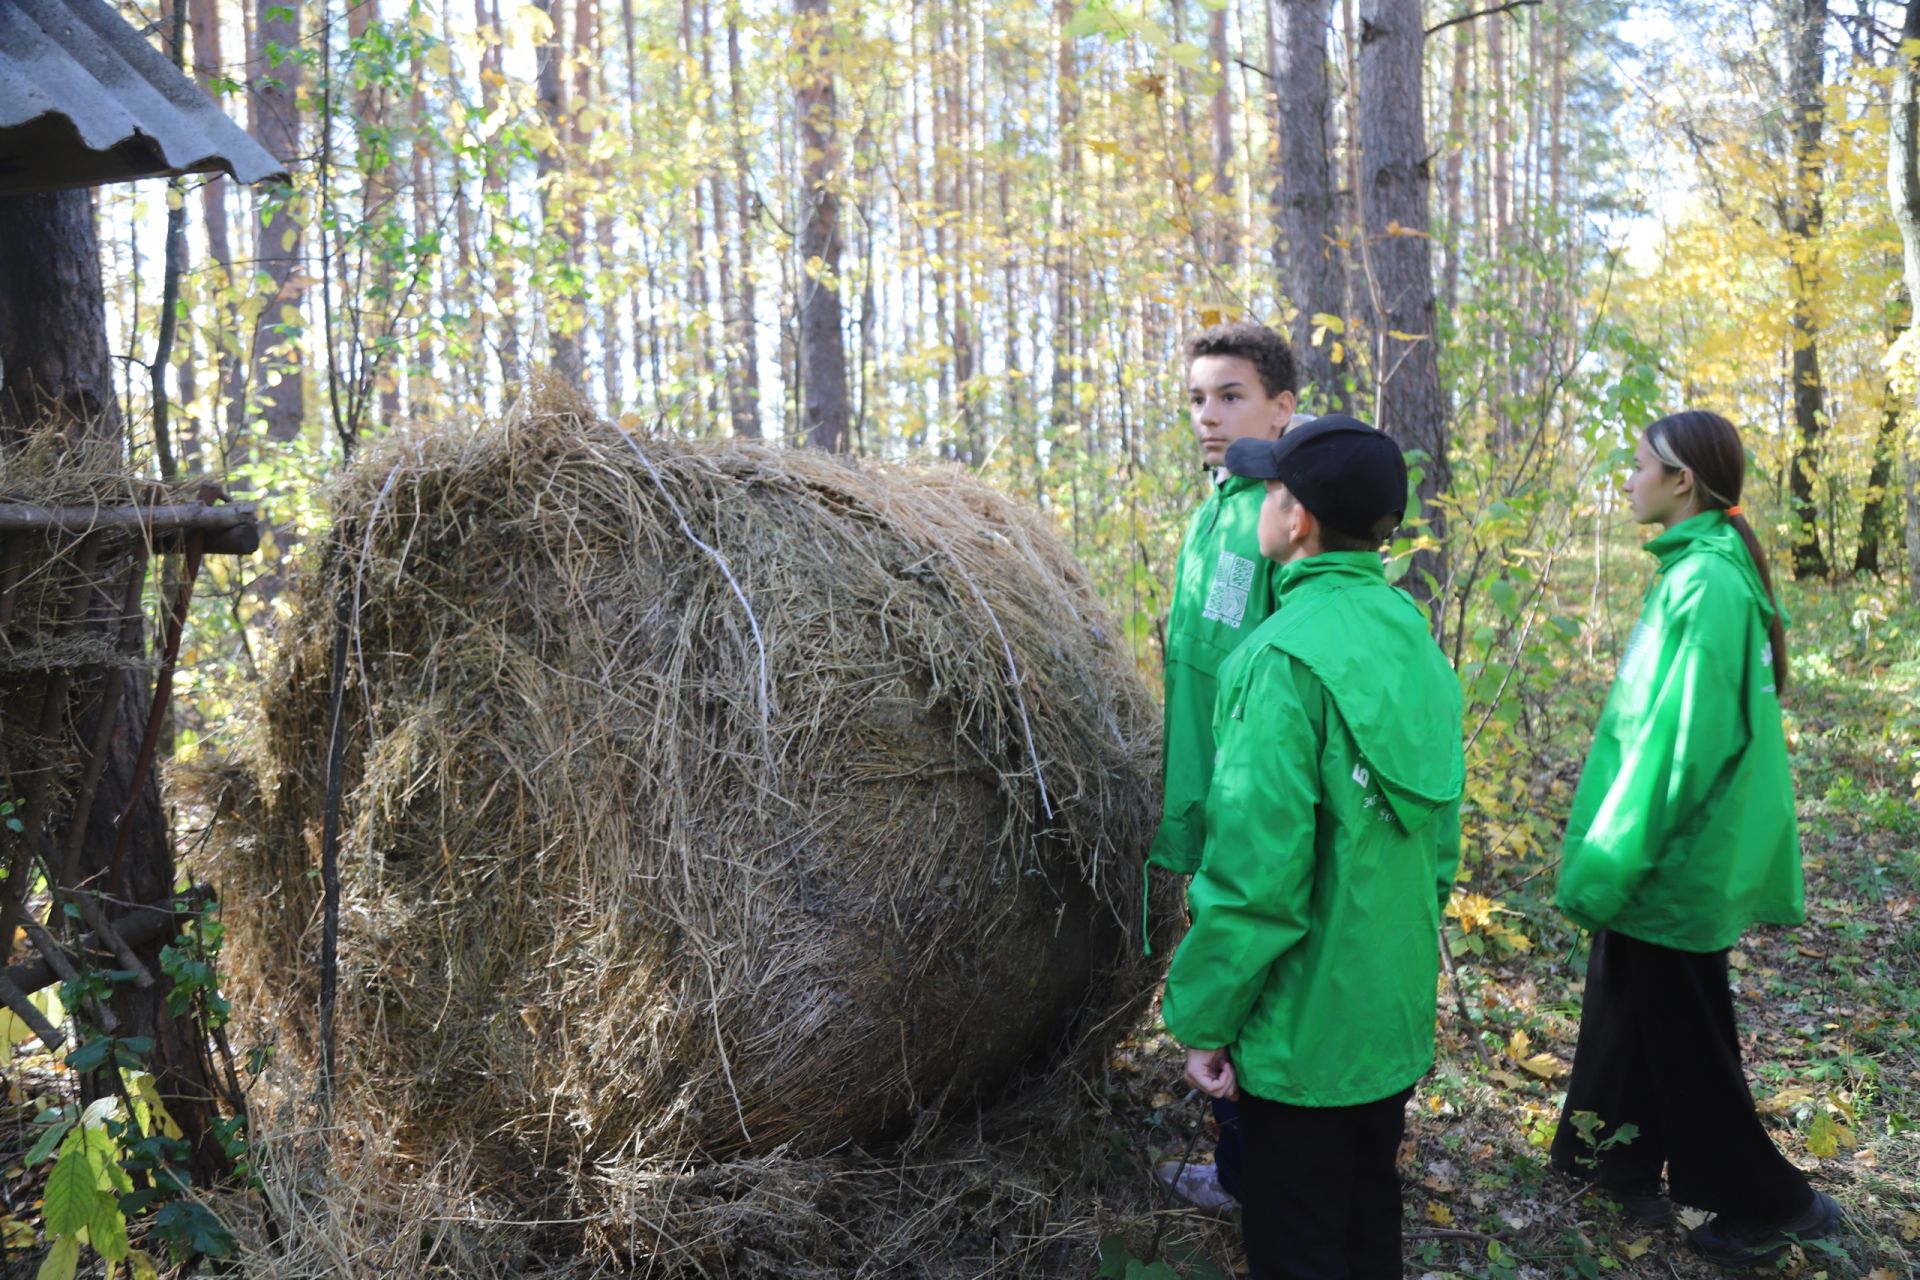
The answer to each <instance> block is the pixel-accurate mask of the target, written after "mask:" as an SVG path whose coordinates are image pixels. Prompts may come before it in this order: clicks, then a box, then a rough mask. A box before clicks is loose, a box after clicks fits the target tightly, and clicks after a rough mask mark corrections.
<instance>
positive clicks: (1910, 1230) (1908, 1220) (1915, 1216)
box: [1900, 1210, 1920, 1240]
mask: <svg viewBox="0 0 1920 1280" xmlns="http://www.w3.org/2000/svg"><path fill="white" fill-rule="evenodd" d="M1900 1238H1901V1239H1902V1240H1920V1213H1914V1212H1913V1211H1912V1210H1908V1211H1907V1212H1906V1213H1903V1214H1901V1215H1900Z"/></svg>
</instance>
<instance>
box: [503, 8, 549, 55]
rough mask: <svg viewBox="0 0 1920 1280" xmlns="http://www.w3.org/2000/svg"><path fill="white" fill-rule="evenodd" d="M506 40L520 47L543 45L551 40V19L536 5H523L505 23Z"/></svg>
mask: <svg viewBox="0 0 1920 1280" xmlns="http://www.w3.org/2000/svg"><path fill="white" fill-rule="evenodd" d="M507 38H508V40H510V41H511V42H512V43H514V44H516V45H521V46H527V45H541V44H545V43H547V41H549V40H551V39H553V19H552V18H550V17H548V16H547V14H546V13H544V12H542V11H541V9H540V7H539V6H538V5H531V4H523V5H521V6H520V7H519V8H518V9H516V10H514V13H513V17H512V18H510V19H508V21H507Z"/></svg>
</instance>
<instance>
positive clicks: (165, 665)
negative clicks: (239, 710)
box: [100, 530, 205, 897]
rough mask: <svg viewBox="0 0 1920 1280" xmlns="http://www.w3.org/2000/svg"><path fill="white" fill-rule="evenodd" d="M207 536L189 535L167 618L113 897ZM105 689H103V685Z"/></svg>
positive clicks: (117, 854)
mask: <svg viewBox="0 0 1920 1280" xmlns="http://www.w3.org/2000/svg"><path fill="white" fill-rule="evenodd" d="M204 537H205V535H204V534H202V533H200V532H199V531H198V530H196V531H194V532H192V533H190V534H188V535H187V556H186V560H187V562H186V566H185V571H184V572H183V573H182V574H181V575H180V594H179V595H177V596H175V597H174V600H173V609H172V611H171V612H170V613H169V614H168V615H167V634H166V639H165V642H164V644H163V645H162V649H161V658H160V674H159V675H158V676H156V677H154V681H153V700H152V702H150V703H149V704H148V706H147V727H146V731H145V732H144V733H143V734H142V735H141V737H140V754H139V756H138V757H136V758H135V760H134V764H133V776H132V778H131V779H130V780H129V782H128V784H127V804H126V807H125V808H124V809H122V810H121V811H120V820H119V822H117V823H116V824H115V829H114V833H113V856H112V857H111V858H109V859H108V861H107V893H108V895H109V896H111V897H118V896H119V894H120V873H121V870H122V863H123V860H124V859H125V858H126V856H127V845H128V843H129V842H130V841H131V840H132V839H133V828H134V821H133V815H134V811H135V810H137V809H138V808H139V807H140V800H141V798H142V796H143V794H144V793H145V790H146V784H147V774H148V771H149V770H151V769H152V768H153V756H154V752H156V751H157V750H159V747H160V729H161V726H162V725H164V724H165V723H166V719H167V703H168V702H169V701H170V700H171V699H172V696H173V669H174V667H175V666H176V665H177V664H178V663H179V661H180V638H181V635H182V634H183V633H184V632H185V631H186V626H187V608H188V606H189V605H190V604H191V603H192V601H193V584H194V580H195V579H197V578H198V577H199V576H200V544H201V541H202V539H203V538H204ZM103 688H104V686H103ZM111 712H112V708H111V707H109V706H108V705H107V701H106V699H105V697H104V696H103V697H102V698H101V701H100V714H102V715H109V714H111Z"/></svg>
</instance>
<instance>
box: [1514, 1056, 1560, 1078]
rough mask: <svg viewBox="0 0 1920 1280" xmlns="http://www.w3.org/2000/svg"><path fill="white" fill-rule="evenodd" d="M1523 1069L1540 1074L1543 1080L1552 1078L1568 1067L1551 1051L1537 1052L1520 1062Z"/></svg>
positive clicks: (1533, 1073) (1532, 1073)
mask: <svg viewBox="0 0 1920 1280" xmlns="http://www.w3.org/2000/svg"><path fill="white" fill-rule="evenodd" d="M1520 1069H1521V1070H1522V1071H1525V1072H1528V1073H1529V1074H1531V1075H1536V1076H1539V1077H1540V1078H1541V1079H1542V1080H1551V1079H1553V1078H1554V1077H1555V1076H1557V1075H1559V1074H1560V1073H1561V1072H1563V1071H1565V1070H1566V1069H1567V1068H1566V1066H1565V1064H1564V1063H1562V1062H1561V1061H1560V1059H1558V1058H1556V1057H1554V1056H1553V1055H1552V1054H1550V1053H1536V1054H1534V1055H1533V1056H1532V1057H1531V1058H1528V1059H1527V1060H1526V1061H1524V1062H1522V1063H1521V1064H1520Z"/></svg>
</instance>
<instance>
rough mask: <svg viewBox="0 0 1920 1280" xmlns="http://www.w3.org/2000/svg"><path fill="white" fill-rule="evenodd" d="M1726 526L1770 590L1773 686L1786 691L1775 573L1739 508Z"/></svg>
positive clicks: (1784, 629) (1784, 637)
mask: <svg viewBox="0 0 1920 1280" xmlns="http://www.w3.org/2000/svg"><path fill="white" fill-rule="evenodd" d="M1727 523H1728V524H1730V525H1732V526H1733V528H1734V532H1736V533H1738V534H1739V535H1740V541H1742V542H1744V543H1746V544H1747V554H1748V555H1750V556H1752V557H1753V567H1754V568H1756V569H1758V570H1759V571H1760V585H1761V586H1763V587H1765V588H1766V589H1767V602H1768V603H1769V604H1771V605H1773V625H1771V626H1770V627H1768V628H1767V640H1768V643H1770V644H1771V645H1772V646H1773V687H1774V689H1775V690H1777V691H1778V692H1780V693H1785V692H1786V691H1787V624H1786V623H1785V622H1783V621H1782V620H1781V618H1780V602H1779V601H1778V600H1776V599H1775V598H1774V595H1773V572H1772V571H1771V570H1770V569H1768V568H1767V553H1766V552H1765V551H1762V550H1761V549H1760V539H1759V537H1758V535H1756V534H1755V533H1754V531H1753V526H1752V525H1750V524H1748V523H1747V518H1746V516H1744V515H1742V514H1741V513H1740V509H1739V508H1738V507H1734V508H1732V509H1731V510H1729V511H1728V512H1727Z"/></svg>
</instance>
